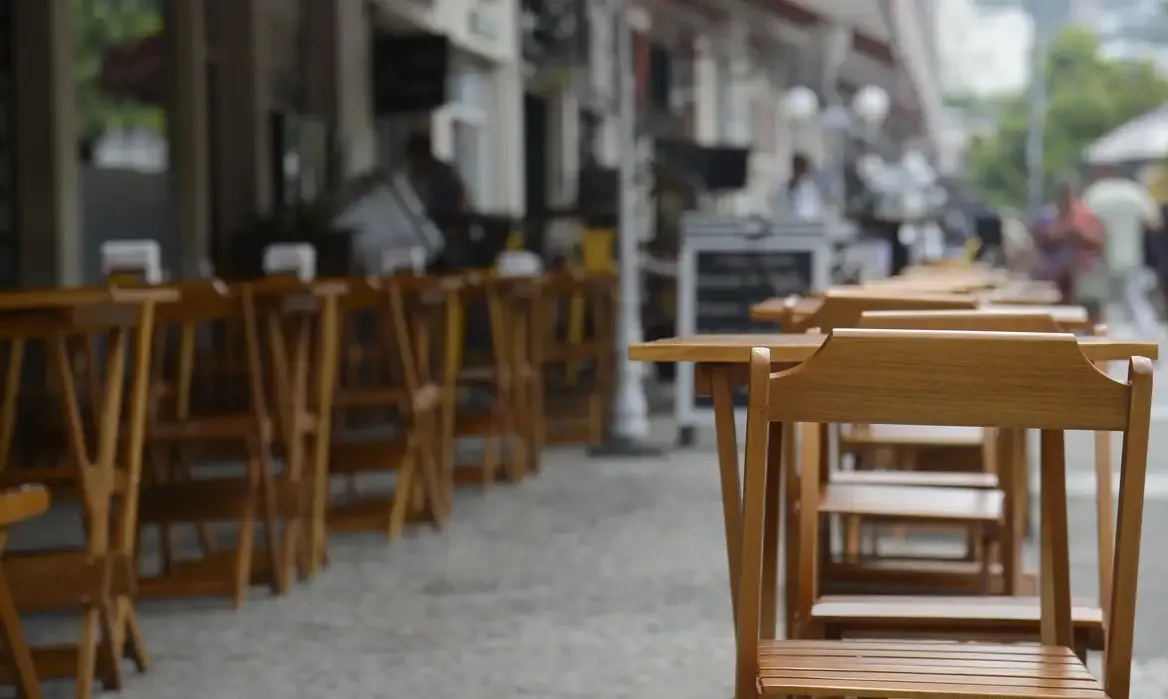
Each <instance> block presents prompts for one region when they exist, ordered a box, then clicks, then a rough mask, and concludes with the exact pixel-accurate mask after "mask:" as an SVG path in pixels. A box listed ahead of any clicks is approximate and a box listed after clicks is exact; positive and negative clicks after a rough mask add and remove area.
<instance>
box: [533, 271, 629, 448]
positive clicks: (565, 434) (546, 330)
mask: <svg viewBox="0 0 1168 699" xmlns="http://www.w3.org/2000/svg"><path fill="white" fill-rule="evenodd" d="M564 310H570V311H572V312H573V318H572V319H571V320H575V321H577V322H578V323H579V326H580V327H579V328H573V327H572V325H571V324H570V323H568V324H565V323H560V322H559V321H560V318H561V317H562V311H564ZM577 311H578V313H577ZM616 314H617V308H616V276H615V275H614V274H612V273H595V272H593V273H586V272H583V271H578V270H570V271H562V272H556V273H553V274H551V275H549V276H548V277H546V278H544V280H543V282H542V284H541V285H540V298H539V302H538V305H537V307H536V310H535V317H534V319H533V329H532V333H533V341H532V345H531V351H532V363H533V365H534V366H535V367H536V371H537V372H538V375H539V378H540V380H541V381H542V384H543V387H542V390H541V391H540V393H541V394H542V395H543V396H544V397H545V398H544V405H545V406H546V407H545V409H544V410H539V411H535V412H534V413H533V418H534V419H535V420H536V421H537V422H538V424H537V426H536V430H537V434H538V435H543V436H542V438H537V442H539V443H543V442H545V441H546V442H550V443H552V444H578V443H585V444H599V443H601V442H602V441H604V437H605V430H606V429H607V427H608V418H609V413H610V412H611V408H612V397H613V391H614V390H615V373H616V366H615V365H616V345H615V343H614V337H615V333H616ZM582 370H583V371H582ZM581 407H583V410H581Z"/></svg>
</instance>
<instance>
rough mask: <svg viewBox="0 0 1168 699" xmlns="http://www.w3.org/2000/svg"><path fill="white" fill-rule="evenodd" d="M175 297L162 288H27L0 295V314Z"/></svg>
mask: <svg viewBox="0 0 1168 699" xmlns="http://www.w3.org/2000/svg"><path fill="white" fill-rule="evenodd" d="M177 298H178V292H177V291H175V290H174V289H167V288H165V287H135V288H120V287H92V286H90V287H77V288H60V289H29V290H27V291H9V292H4V293H0V312H12V311H21V312H26V311H35V310H61V309H69V308H76V307H79V306H91V305H97V304H116V305H136V304H142V303H147V302H150V301H153V302H155V303H167V302H170V301H174V300H175V299H177Z"/></svg>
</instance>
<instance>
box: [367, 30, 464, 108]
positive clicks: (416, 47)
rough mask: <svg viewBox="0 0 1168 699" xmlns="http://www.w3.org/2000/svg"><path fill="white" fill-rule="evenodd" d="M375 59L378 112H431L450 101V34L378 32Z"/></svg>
mask: <svg viewBox="0 0 1168 699" xmlns="http://www.w3.org/2000/svg"><path fill="white" fill-rule="evenodd" d="M372 61H373V65H372V70H371V71H370V72H371V73H372V78H373V112H374V114H375V115H377V116H387V115H392V114H406V113H410V112H428V111H430V110H433V109H437V108H439V107H441V106H442V105H444V104H446V79H447V67H448V66H449V64H450V40H449V39H448V38H447V37H445V36H442V35H439V34H389V33H386V32H375V33H374V34H373V50H372Z"/></svg>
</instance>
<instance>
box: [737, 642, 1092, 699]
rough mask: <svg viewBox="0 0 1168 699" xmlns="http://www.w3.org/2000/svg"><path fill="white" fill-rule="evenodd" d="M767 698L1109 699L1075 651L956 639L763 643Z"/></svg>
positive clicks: (761, 675)
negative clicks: (801, 696)
mask: <svg viewBox="0 0 1168 699" xmlns="http://www.w3.org/2000/svg"><path fill="white" fill-rule="evenodd" d="M758 660H759V672H758V688H759V691H760V692H761V693H763V694H787V695H808V696H850V697H911V698H913V699H926V698H928V697H947V698H948V697H960V696H969V697H971V698H972V697H987V696H992V697H1008V698H1011V699H1015V698H1016V699H1024V698H1025V699H1030V698H1035V699H1104V698H1105V697H1106V696H1107V695H1106V694H1105V693H1104V691H1103V687H1102V685H1100V683H1099V682H1098V681H1097V680H1096V679H1095V678H1094V677H1092V676H1091V673H1089V672H1088V671H1087V668H1085V667H1084V666H1083V664H1082V663H1081V662H1080V661H1079V660H1078V658H1076V657H1075V654H1074V653H1072V652H1071V650H1070V649H1068V648H1058V647H1044V646H1034V645H994V644H981V643H955V642H950V641H797V640H777V641H762V642H760V644H759V651H758Z"/></svg>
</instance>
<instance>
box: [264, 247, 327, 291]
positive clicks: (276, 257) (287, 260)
mask: <svg viewBox="0 0 1168 699" xmlns="http://www.w3.org/2000/svg"><path fill="white" fill-rule="evenodd" d="M264 274H294V275H296V277H297V278H298V279H300V281H302V282H310V281H312V280H313V279H315V278H316V248H314V247H312V246H311V245H309V244H308V243H276V244H275V245H269V246H268V247H266V248H264Z"/></svg>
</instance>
